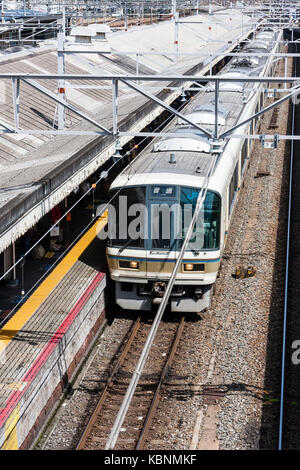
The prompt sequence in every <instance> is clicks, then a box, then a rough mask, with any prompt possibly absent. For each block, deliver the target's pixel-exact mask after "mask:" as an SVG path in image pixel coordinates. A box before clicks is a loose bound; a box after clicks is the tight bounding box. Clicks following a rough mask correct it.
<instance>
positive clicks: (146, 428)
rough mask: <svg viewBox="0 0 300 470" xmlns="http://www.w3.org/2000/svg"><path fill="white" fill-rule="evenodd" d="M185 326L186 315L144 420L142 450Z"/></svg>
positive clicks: (141, 440) (182, 319)
mask: <svg viewBox="0 0 300 470" xmlns="http://www.w3.org/2000/svg"><path fill="white" fill-rule="evenodd" d="M184 326H185V319H184V317H181V320H180V323H179V326H178V329H177V332H176V336H175V338H174V341H173V344H172V346H171V349H170V353H169V356H168V359H167V361H166V363H165V365H164V368H163V370H162V373H161V376H160V380H159V383H158V385H157V388H156V391H155V394H154V397H153V399H152V402H151V405H150V408H149V411H148V413H147V416H146V419H145V422H144V426H143V429H142V431H141V433H140V436H139V440H138V442H137V445H136V447H135V450H141V449H143V448H144V444H145V441H146V438H147V436H148V433H149V430H150V426H151V423H152V419H153V416H154V413H155V410H156V408H157V405H158V400H159V395H160V391H161V388H162V384H163V381H164V379H165V377H166V375H167V373H168V371H169V367H170V365H171V363H172V361H173V358H174V356H175V352H176V350H177V347H178V344H179V341H180V338H181V335H182V332H183V329H184Z"/></svg>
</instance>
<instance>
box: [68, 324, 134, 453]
mask: <svg viewBox="0 0 300 470" xmlns="http://www.w3.org/2000/svg"><path fill="white" fill-rule="evenodd" d="M140 326H141V317H138V318H137V320H136V322H135V324H134V325H133V328H132V330H131V334H130V337H129V339H128V341H127V342H126V345H125V348H124V349H123V351H122V353H121V355H120V357H119V359H118V361H117V362H116V364H115V366H114V368H113V370H112V372H111V374H110V376H109V378H108V380H107V382H106V385H105V387H104V389H103V390H102V393H101V396H100V398H99V401H98V403H97V406H96V408H95V409H94V411H93V413H92V415H91V417H90V419H89V421H88V424H87V425H86V428H85V429H84V431H83V434H82V436H81V438H80V441H79V443H78V445H77V447H76V450H82V449H84V447H85V445H86V442H87V440H88V438H89V436H90V433H91V429H92V427H93V425H94V423H95V421H96V419H97V417H98V415H99V413H100V410H101V408H102V406H103V403H104V401H105V398H106V396H107V393H108V388H109V386H110V384H111V383H112V380H113V378H114V376H115V375H116V373H117V372H118V370H119V368H120V367H121V366H122V364H123V363H124V360H125V359H126V356H127V353H128V351H129V348H130V347H131V345H132V343H133V341H134V339H135V337H136V335H137V332H138V330H139V328H140Z"/></svg>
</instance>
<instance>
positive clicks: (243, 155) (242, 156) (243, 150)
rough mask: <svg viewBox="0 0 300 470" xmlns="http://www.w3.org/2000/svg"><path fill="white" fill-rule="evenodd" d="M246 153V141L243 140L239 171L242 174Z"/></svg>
mask: <svg viewBox="0 0 300 470" xmlns="http://www.w3.org/2000/svg"><path fill="white" fill-rule="evenodd" d="M247 151H248V139H245V141H244V145H243V147H242V154H241V169H242V174H243V173H244V171H245V162H246V158H247Z"/></svg>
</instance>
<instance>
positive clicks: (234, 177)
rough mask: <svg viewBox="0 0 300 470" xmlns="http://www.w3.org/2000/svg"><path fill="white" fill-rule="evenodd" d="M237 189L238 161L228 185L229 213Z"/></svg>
mask: <svg viewBox="0 0 300 470" xmlns="http://www.w3.org/2000/svg"><path fill="white" fill-rule="evenodd" d="M237 189H238V163H237V164H236V166H235V169H234V172H233V175H232V178H231V181H230V185H229V214H231V211H232V209H233V203H234V200H235V196H236V193H237Z"/></svg>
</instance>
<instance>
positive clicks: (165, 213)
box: [148, 185, 177, 251]
mask: <svg viewBox="0 0 300 470" xmlns="http://www.w3.org/2000/svg"><path fill="white" fill-rule="evenodd" d="M176 203H177V186H173V185H151V186H150V187H149V188H148V214H149V220H148V224H149V226H148V233H149V234H150V239H149V242H148V248H149V249H150V250H151V249H156V250H157V249H161V250H168V251H169V250H171V249H174V243H175V241H174V233H175V227H176V219H177V216H176ZM174 208H175V209H174Z"/></svg>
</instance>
